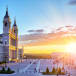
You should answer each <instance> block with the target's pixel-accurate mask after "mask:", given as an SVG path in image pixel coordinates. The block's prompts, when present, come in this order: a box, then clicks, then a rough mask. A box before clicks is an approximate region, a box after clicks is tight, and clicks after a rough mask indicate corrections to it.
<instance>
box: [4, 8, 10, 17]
mask: <svg viewBox="0 0 76 76" xmlns="http://www.w3.org/2000/svg"><path fill="white" fill-rule="evenodd" d="M7 17H9V15H8V7H7V8H6V14H5V16H4V18H7Z"/></svg>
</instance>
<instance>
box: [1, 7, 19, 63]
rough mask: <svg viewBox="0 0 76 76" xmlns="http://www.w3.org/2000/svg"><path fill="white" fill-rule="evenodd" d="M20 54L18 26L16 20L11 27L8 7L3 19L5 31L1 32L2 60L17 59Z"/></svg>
mask: <svg viewBox="0 0 76 76" xmlns="http://www.w3.org/2000/svg"><path fill="white" fill-rule="evenodd" d="M17 55H18V28H17V24H16V20H14V24H13V26H12V28H11V20H10V17H9V15H8V8H7V10H6V14H5V16H4V19H3V33H2V34H0V61H5V60H6V61H7V62H8V61H10V60H16V59H17V57H18V56H17Z"/></svg>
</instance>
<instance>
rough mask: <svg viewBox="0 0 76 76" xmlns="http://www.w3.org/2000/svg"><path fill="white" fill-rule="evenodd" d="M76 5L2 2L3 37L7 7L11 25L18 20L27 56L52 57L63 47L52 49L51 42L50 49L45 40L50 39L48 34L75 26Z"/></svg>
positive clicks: (56, 0)
mask: <svg viewBox="0 0 76 76" xmlns="http://www.w3.org/2000/svg"><path fill="white" fill-rule="evenodd" d="M75 4H76V0H0V33H2V28H3V23H2V21H3V17H4V15H5V12H6V7H7V6H8V11H9V16H10V18H11V22H12V25H13V21H14V17H16V20H17V25H18V29H19V36H25V40H24V41H23V42H25V46H27V47H25V53H51V52H52V51H54V50H56V49H58V50H59V51H60V50H64V46H63V45H62V44H59V45H58V43H55V44H54V45H53V44H52V43H51V40H50V39H48V42H49V45H48V42H47V40H45V39H46V37H47V38H49V37H50V36H49V37H48V34H47V33H50V32H51V31H53V30H54V29H56V28H58V27H62V26H66V25H73V26H76V5H75ZM26 36H27V37H26ZM44 37H45V38H44ZM40 40H41V41H40ZM49 40H50V41H49ZM55 41H56V40H55ZM55 41H54V42H55ZM56 42H57V41H56ZM28 43H29V44H28ZM43 44H45V45H43ZM30 45H31V46H30ZM53 48H54V49H53ZM44 49H45V50H44ZM41 50H42V51H41Z"/></svg>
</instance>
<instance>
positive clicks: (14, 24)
mask: <svg viewBox="0 0 76 76" xmlns="http://www.w3.org/2000/svg"><path fill="white" fill-rule="evenodd" d="M14 26H16V18H14Z"/></svg>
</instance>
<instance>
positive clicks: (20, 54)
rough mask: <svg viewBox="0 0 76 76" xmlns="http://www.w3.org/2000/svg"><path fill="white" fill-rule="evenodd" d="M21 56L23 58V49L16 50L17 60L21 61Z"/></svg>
mask: <svg viewBox="0 0 76 76" xmlns="http://www.w3.org/2000/svg"><path fill="white" fill-rule="evenodd" d="M23 56H24V49H23V48H21V49H18V58H19V59H22V58H23Z"/></svg>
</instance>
